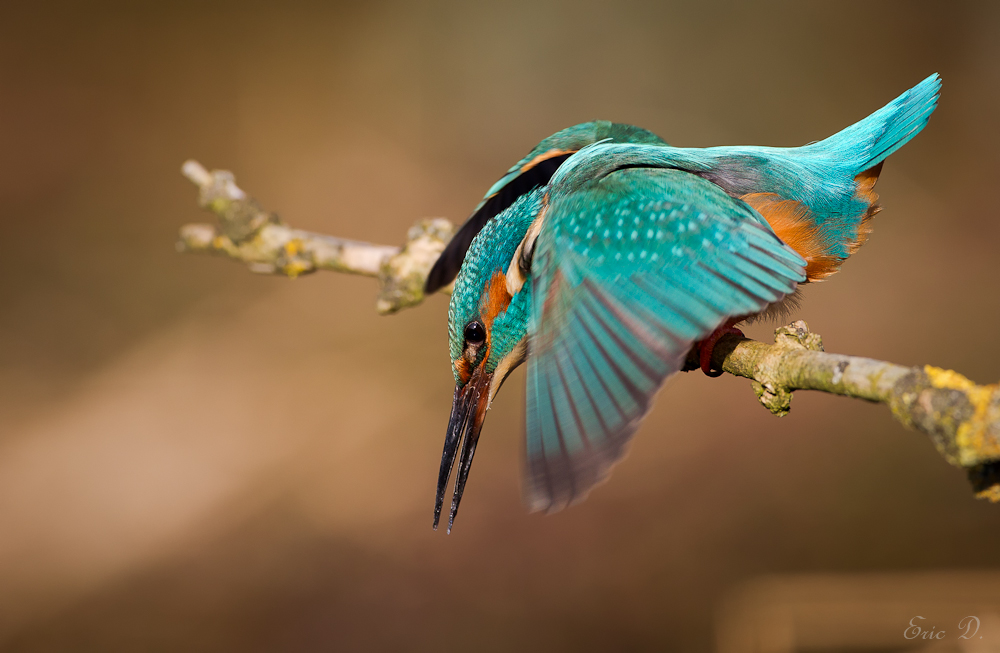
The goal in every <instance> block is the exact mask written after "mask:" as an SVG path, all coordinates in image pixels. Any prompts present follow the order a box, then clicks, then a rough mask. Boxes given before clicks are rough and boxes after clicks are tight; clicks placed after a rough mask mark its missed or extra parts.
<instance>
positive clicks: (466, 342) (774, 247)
mask: <svg viewBox="0 0 1000 653" xmlns="http://www.w3.org/2000/svg"><path fill="white" fill-rule="evenodd" d="M940 88H941V80H940V77H939V76H938V75H937V74H934V75H931V76H930V77H928V78H927V79H925V80H924V81H922V82H920V83H919V84H918V85H916V86H915V87H913V88H911V89H910V90H908V91H906V92H905V93H903V94H902V95H900V96H899V97H898V98H896V99H895V100H893V101H892V102H890V103H889V104H887V105H886V106H885V107H883V108H881V109H879V110H878V111H876V112H875V113H873V114H871V115H870V116H868V117H867V118H865V119H863V120H861V121H860V122H857V123H855V124H854V125H851V126H850V127H848V128H846V129H844V130H843V131H840V132H838V133H837V134H834V135H833V136H831V137H829V138H827V139H825V140H822V141H818V142H813V143H810V144H808V145H804V146H802V147H794V148H776V147H753V146H739V147H709V148H678V147H671V146H670V145H668V144H667V143H666V142H664V141H663V140H662V139H661V138H659V137H658V136H656V135H655V134H653V133H651V132H649V131H647V130H645V129H641V128H639V127H633V126H631V125H623V124H615V123H611V122H605V121H596V122H589V123H584V124H580V125H576V126H573V127H569V128H568V129H564V130H562V131H560V132H558V133H556V134H553V135H552V136H549V137H548V138H546V139H545V140H543V141H542V142H541V143H539V144H538V145H537V146H536V147H535V148H534V149H533V150H531V152H530V153H529V154H528V155H527V156H526V157H524V158H523V159H522V160H521V161H519V162H518V163H517V164H515V165H514V166H513V167H512V168H510V170H509V171H508V172H507V174H506V175H505V176H504V177H502V178H501V179H500V180H499V181H498V182H497V183H496V184H494V186H493V187H492V188H490V190H489V191H488V192H487V194H486V197H485V198H484V199H483V201H482V202H481V203H480V204H479V206H478V207H476V209H475V211H474V212H473V213H472V215H471V217H470V218H469V219H468V220H467V221H466V222H465V224H464V225H463V226H462V227H461V229H460V230H459V231H458V232H457V233H456V235H455V236H454V238H453V239H452V240H451V241H450V242H449V244H448V245H447V246H446V248H445V249H444V251H443V252H442V254H441V256H440V258H439V259H438V260H437V262H436V263H435V265H434V267H433V268H432V270H431V272H430V274H429V275H428V278H427V282H426V287H425V289H426V291H427V292H428V293H430V292H434V291H436V290H438V289H440V288H442V287H444V286H446V285H447V284H449V283H451V282H452V281H454V289H453V292H452V295H451V301H450V304H449V308H448V341H449V349H450V356H451V361H452V369H453V372H454V377H455V394H454V398H453V401H452V409H451V416H450V418H449V421H448V428H447V431H446V433H445V441H444V451H443V452H442V456H441V467H440V471H439V475H438V484H437V496H436V501H435V506H434V528H435V529H437V527H438V523H439V521H440V518H441V511H442V507H443V504H444V499H445V494H446V490H447V488H448V483H449V479H450V477H451V474H452V470H453V468H454V466H455V462H456V458H457V459H458V471H457V474H456V479H455V484H454V491H453V494H452V502H451V512H450V516H449V519H448V532H449V533H450V532H451V529H452V526H453V525H454V521H455V515H456V513H457V512H458V506H459V503H460V502H461V500H462V495H463V493H464V491H465V486H466V482H467V481H468V477H469V470H470V468H471V466H472V458H473V456H474V455H475V452H476V445H477V443H478V442H479V436H480V433H481V432H482V428H483V422H484V420H485V417H486V411H487V410H488V409H489V407H490V404H491V403H492V401H493V400H494V398H495V397H496V395H497V392H498V391H499V390H500V387H501V385H502V384H503V382H504V380H505V379H506V378H507V376H508V375H509V374H510V373H511V371H512V370H514V369H515V368H516V367H517V366H518V365H520V364H521V363H524V362H527V374H526V424H525V427H526V428H525V435H526V441H525V446H524V450H523V451H524V458H525V473H524V496H525V500H526V503H527V505H528V507H529V509H531V510H532V511H537V510H544V511H547V512H554V511H557V510H560V509H562V508H564V507H566V506H569V505H571V504H573V503H576V502H579V501H581V500H583V499H584V498H585V497H586V496H587V494H588V493H589V492H590V491H591V490H592V489H593V487H594V486H595V485H597V484H599V483H601V482H602V481H604V480H605V479H606V478H607V477H608V475H609V473H610V471H611V468H612V467H613V466H614V465H615V464H616V463H617V462H619V461H620V460H621V459H622V457H623V456H624V455H625V453H626V449H627V446H628V443H629V441H630V439H631V438H632V436H633V434H634V433H635V432H636V430H637V428H638V427H639V424H640V423H641V421H642V419H643V417H644V416H645V415H646V414H647V413H648V412H649V409H650V407H651V404H652V400H653V397H654V396H655V395H656V393H657V391H658V390H659V388H660V387H661V386H662V385H663V382H664V381H665V380H666V379H667V377H669V376H671V375H672V374H674V373H676V372H678V371H680V370H682V369H683V368H684V365H685V361H686V360H687V358H688V355H689V353H690V352H692V351H693V352H694V354H696V357H697V360H698V362H699V364H700V367H701V369H702V371H703V372H705V373H706V374H708V375H710V376H716V375H718V374H720V373H721V372H720V371H719V370H716V369H713V368H712V365H711V354H712V349H713V347H714V345H715V342H716V341H717V340H718V339H719V338H720V337H721V336H722V335H724V334H726V333H731V332H733V330H734V327H735V325H736V324H738V323H739V322H741V321H744V320H747V319H750V318H753V317H756V316H760V315H766V314H770V313H773V312H780V311H781V309H782V308H787V307H788V306H789V305H792V306H794V302H795V299H796V296H797V293H798V290H799V288H800V287H801V286H802V285H803V284H808V283H815V282H817V281H821V280H823V279H826V278H827V277H829V276H830V275H832V274H834V273H835V272H837V271H838V270H839V269H840V266H841V264H842V263H843V262H844V260H846V259H847V258H848V257H849V256H850V255H851V254H853V253H855V252H856V251H857V250H858V248H859V247H861V245H863V244H864V242H865V241H866V240H867V238H868V235H869V234H870V233H871V221H872V216H874V215H875V214H876V213H877V212H878V211H879V209H880V207H879V205H878V204H877V201H878V196H877V195H876V194H875V192H874V190H873V188H874V186H875V182H876V181H877V180H878V177H879V173H880V172H881V170H882V164H883V162H884V161H885V159H886V157H888V156H889V155H890V154H892V153H894V152H895V151H896V150H898V149H899V148H900V147H902V146H903V145H905V144H906V143H907V142H908V141H909V140H910V139H911V138H913V137H914V136H915V135H916V134H917V133H919V132H920V131H921V130H922V129H923V128H924V126H925V125H926V124H927V121H928V119H929V118H930V115H931V113H932V112H933V111H934V109H935V107H936V106H937V101H938V95H939V93H940ZM459 452H460V453H459Z"/></svg>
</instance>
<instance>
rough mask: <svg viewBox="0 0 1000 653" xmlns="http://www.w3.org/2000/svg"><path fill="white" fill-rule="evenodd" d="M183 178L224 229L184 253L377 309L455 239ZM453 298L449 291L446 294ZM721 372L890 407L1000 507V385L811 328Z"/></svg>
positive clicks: (412, 299) (775, 387) (776, 394)
mask: <svg viewBox="0 0 1000 653" xmlns="http://www.w3.org/2000/svg"><path fill="white" fill-rule="evenodd" d="M182 170H183V173H184V176H186V177H187V178H188V179H190V180H191V181H192V182H194V183H195V184H196V185H197V186H198V187H199V188H200V190H201V193H200V203H201V206H203V207H205V208H207V209H209V210H211V211H212V212H213V213H215V214H216V215H217V216H218V218H219V224H218V225H217V226H216V225H210V224H189V225H185V226H184V227H182V228H181V232H180V240H179V241H178V243H177V249H178V251H181V252H199V253H209V254H220V255H224V256H228V257H230V258H233V259H236V260H239V261H243V262H244V263H246V264H247V265H248V266H249V268H250V270H252V271H253V272H259V273H264V274H283V275H286V276H289V277H297V276H299V275H302V274H308V273H310V272H315V271H316V270H333V271H335V272H349V273H352V274H361V275H365V276H370V277H378V279H379V288H380V290H379V296H378V299H377V301H376V305H375V306H376V310H377V311H378V312H379V313H382V314H387V313H394V312H396V311H398V310H399V309H401V308H406V307H408V306H416V305H417V304H419V303H420V302H421V301H423V299H424V293H423V285H424V280H425V279H426V277H427V273H428V272H429V271H430V268H431V266H432V265H433V264H434V261H435V260H436V259H437V257H438V255H439V254H440V253H441V251H442V250H443V249H444V246H445V245H446V244H447V243H448V240H449V239H450V238H451V236H452V235H453V234H454V232H455V227H454V225H452V224H451V223H450V222H449V221H447V220H444V219H442V218H435V219H431V220H421V221H419V222H417V223H416V224H415V225H414V226H413V227H412V228H411V229H410V231H409V233H408V234H407V241H406V244H405V245H403V246H402V247H392V246H388V245H374V244H371V243H363V242H357V241H351V240H344V239H342V238H334V237H333V236H325V235H322V234H315V233H310V232H308V231H301V230H298V229H292V228H291V227H289V226H287V225H285V224H284V223H282V222H281V221H280V220H279V219H278V217H277V216H276V215H275V214H273V213H269V212H267V211H265V210H264V209H263V208H261V206H260V205H259V204H258V203H257V202H256V201H255V200H254V199H253V198H251V197H249V196H248V195H247V194H246V193H244V192H243V191H242V190H240V188H239V187H238V186H236V183H235V181H234V178H233V175H232V173H230V172H227V171H225V170H214V171H212V172H209V171H208V170H206V169H205V168H204V167H202V166H201V164H199V163H198V162H197V161H188V162H186V163H185V164H184V167H183V169H182ZM445 292H450V287H449V288H446V289H445ZM712 362H713V364H714V366H715V367H716V368H717V369H722V370H723V371H725V372H728V373H729V374H733V375H735V376H742V377H745V378H747V379H750V380H751V385H752V387H753V389H754V392H755V393H756V394H757V398H758V399H759V400H760V402H761V404H763V405H764V407H766V408H767V409H768V410H770V411H771V412H772V413H773V414H775V415H778V416H782V415H786V414H787V413H788V411H789V410H790V408H791V401H792V392H794V391H795V390H819V391H821V392H828V393H831V394H837V395H842V396H845V397H855V398H858V399H865V400H867V401H873V402H877V403H883V404H885V405H887V406H888V407H889V409H890V410H891V411H892V414H893V416H894V417H895V418H896V419H897V420H898V421H899V422H900V423H902V424H903V425H904V426H906V427H908V428H911V429H915V430H917V431H921V432H923V433H926V434H927V435H929V436H930V438H931V441H932V442H933V443H934V446H935V447H936V448H937V450H938V452H939V453H940V454H941V455H942V456H944V458H945V459H946V460H947V461H948V462H949V463H951V464H952V465H956V466H958V467H962V468H964V469H966V470H967V471H968V474H969V480H970V482H971V483H972V486H973V489H974V491H975V492H976V496H977V497H979V498H984V499H988V500H990V501H992V502H1000V387H998V385H996V384H993V385H976V384H975V383H973V382H972V381H970V380H969V379H967V378H965V377H964V376H962V375H961V374H958V373H957V372H953V371H951V370H944V369H940V368H937V367H931V366H929V365H927V366H924V367H923V368H915V367H904V366H901V365H895V364H893V363H886V362H882V361H877V360H872V359H870V358H859V357H855V356H842V355H839V354H828V353H825V352H824V351H823V343H822V339H821V338H820V336H819V335H818V334H815V333H811V332H810V331H809V328H808V327H807V326H806V323H805V322H801V321H799V322H795V323H793V324H791V325H789V326H785V327H781V328H779V329H777V330H776V331H775V343H774V344H773V345H769V344H766V343H763V342H757V341H754V340H748V339H745V338H740V337H738V336H726V337H724V338H722V339H720V340H719V342H718V345H717V346H716V347H715V351H714V353H713V356H712Z"/></svg>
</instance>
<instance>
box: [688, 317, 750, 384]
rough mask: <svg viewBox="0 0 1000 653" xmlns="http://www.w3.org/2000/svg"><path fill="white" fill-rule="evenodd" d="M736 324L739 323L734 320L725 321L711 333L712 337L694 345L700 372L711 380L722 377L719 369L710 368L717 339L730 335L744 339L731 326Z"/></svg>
mask: <svg viewBox="0 0 1000 653" xmlns="http://www.w3.org/2000/svg"><path fill="white" fill-rule="evenodd" d="M737 322H739V320H738V319H736V318H732V319H729V320H726V321H725V322H723V323H722V325H720V326H719V328H718V329H716V330H715V331H713V332H712V335H710V336H708V337H707V338H705V339H704V340H699V341H698V342H696V343H694V346H695V349H697V350H698V361H699V363H700V364H701V371H702V372H704V373H705V376H710V377H712V378H715V377H717V376H722V370H721V369H718V370H717V369H714V368H713V367H712V352H713V351H714V350H715V343H717V342H718V341H719V338H721V337H722V336H728V335H730V334H732V335H735V336H740V337H741V338H742V337H745V336H744V335H743V332H742V331H740V330H739V329H737V328H735V327H734V326H733V325H734V324H736V323H737Z"/></svg>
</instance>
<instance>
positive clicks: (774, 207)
mask: <svg viewBox="0 0 1000 653" xmlns="http://www.w3.org/2000/svg"><path fill="white" fill-rule="evenodd" d="M740 199H742V200H743V201H744V202H746V203H747V204H749V205H750V206H752V207H753V208H754V209H756V211H757V212H758V213H760V214H761V215H762V216H763V217H764V219H765V220H767V223H768V224H769V225H771V229H773V230H774V233H775V234H777V236H778V238H780V239H781V240H782V241H784V243H785V244H786V245H788V246H789V247H791V248H792V249H794V250H795V251H796V252H798V254H799V256H801V257H802V258H804V259H805V260H806V280H808V281H819V280H821V279H825V278H827V277H828V276H830V275H831V274H833V273H834V272H836V271H837V270H839V269H840V264H841V262H842V261H841V259H839V258H837V257H836V256H830V255H829V254H827V252H828V251H830V243H829V239H828V238H827V237H826V235H825V234H823V232H822V230H821V229H820V228H819V227H817V226H816V221H815V219H814V218H813V216H812V214H811V213H810V212H809V209H808V208H806V207H805V206H803V205H802V204H801V203H799V202H796V201H795V200H785V199H781V197H780V196H778V195H776V194H774V193H750V194H749V195H744V196H743V197H741V198H740Z"/></svg>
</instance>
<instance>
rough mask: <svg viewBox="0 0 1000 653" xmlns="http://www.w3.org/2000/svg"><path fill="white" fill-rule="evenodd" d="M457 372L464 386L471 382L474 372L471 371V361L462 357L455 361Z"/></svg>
mask: <svg viewBox="0 0 1000 653" xmlns="http://www.w3.org/2000/svg"><path fill="white" fill-rule="evenodd" d="M455 370H456V371H457V372H458V378H459V379H460V380H461V381H462V385H465V384H466V383H468V382H469V379H470V378H471V377H472V370H470V369H469V361H467V360H466V359H465V356H461V357H459V359H458V360H457V361H455Z"/></svg>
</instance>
